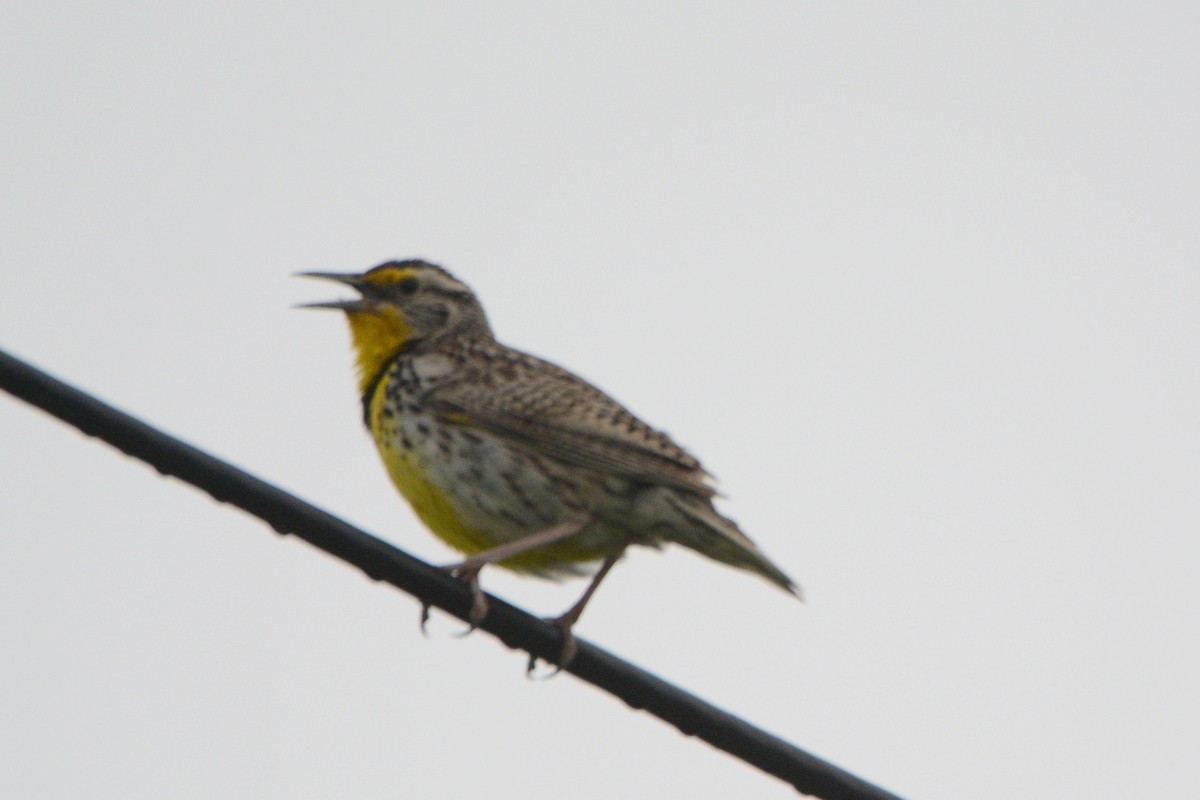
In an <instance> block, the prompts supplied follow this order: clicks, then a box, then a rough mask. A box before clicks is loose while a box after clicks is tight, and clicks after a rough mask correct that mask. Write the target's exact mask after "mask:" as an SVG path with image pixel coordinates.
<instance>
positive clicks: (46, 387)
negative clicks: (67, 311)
mask: <svg viewBox="0 0 1200 800" xmlns="http://www.w3.org/2000/svg"><path fill="white" fill-rule="evenodd" d="M0 387H2V388H3V389H4V390H5V391H7V392H9V393H10V394H13V395H14V396H16V397H19V398H20V399H22V400H24V401H25V402H27V403H30V404H31V405H34V406H37V407H38V408H41V409H42V410H43V411H46V412H47V413H50V414H53V415H54V416H56V417H58V418H59V419H61V420H63V421H64V422H67V423H69V424H71V425H74V426H75V427H76V428H78V429H79V430H81V431H83V432H84V433H85V434H87V435H89V436H95V437H97V438H99V439H101V440H103V441H105V442H107V443H108V444H111V445H112V446H114V447H116V448H117V449H119V450H121V451H123V452H124V453H126V454H128V455H131V456H133V457H134V458H138V459H141V460H142V461H145V462H146V463H148V464H150V465H151V466H153V467H154V468H155V469H157V470H158V471H159V472H161V473H162V474H164V475H173V476H175V477H177V478H179V479H180V480H182V481H186V482H187V483H190V484H192V485H193V486H196V487H197V488H199V489H202V490H204V491H205V492H207V493H208V494H210V495H211V496H212V497H213V498H215V499H216V500H218V501H220V502H222V503H229V504H231V505H234V506H237V507H238V508H241V509H242V510H244V511H246V512H248V513H250V514H253V515H254V516H256V517H258V518H259V519H261V520H263V521H264V522H266V523H267V524H268V525H270V526H271V527H272V528H274V529H275V530H276V531H278V532H279V533H282V534H295V535H296V536H299V537H300V538H301V539H304V540H305V541H306V542H308V543H310V544H312V545H314V546H316V547H319V548H320V549H322V550H324V551H325V552H327V553H329V554H330V555H333V556H336V557H337V558H340V559H341V560H343V561H345V562H347V563H349V564H353V565H354V566H356V567H358V568H359V569H361V570H362V571H363V572H365V573H366V574H367V575H368V576H369V577H371V578H372V579H374V580H377V581H384V582H386V583H390V584H392V585H393V586H396V587H397V588H399V589H401V590H403V591H405V592H408V593H409V594H411V595H413V596H415V597H416V598H418V599H419V600H421V601H422V602H424V603H428V604H430V605H431V606H435V607H437V608H440V609H442V610H443V611H446V612H447V613H449V614H453V615H454V616H456V617H458V618H459V619H462V620H464V621H465V620H466V618H467V613H468V611H469V609H470V606H471V594H470V592H469V591H468V590H467V588H466V586H465V585H464V584H463V583H462V582H461V581H459V580H457V579H455V578H453V577H451V576H450V575H449V574H447V573H446V572H445V571H444V570H441V569H438V568H437V567H434V566H432V565H430V564H426V563H425V562H423V561H420V560H418V559H416V558H413V557H412V556H410V555H408V554H407V553H405V552H404V551H402V550H399V549H397V548H396V547H393V546H392V545H390V544H388V543H386V542H383V541H380V540H379V539H376V538H375V537H373V536H371V535H369V534H367V533H364V532H363V531H361V530H359V529H358V528H355V527H353V526H352V525H349V524H347V523H345V522H343V521H342V520H340V519H338V518H337V517H334V516H333V515H331V514H328V513H326V512H324V511H322V510H321V509H319V508H317V507H315V506H313V505H310V504H309V503H306V502H304V501H303V500H301V499H299V498H297V497H294V496H293V495H290V494H288V493H287V492H284V491H283V490H281V489H279V488H278V487H275V486H272V485H271V484H269V483H266V482H265V481H261V480H259V479H258V478H255V477H254V476H253V475H250V474H249V473H247V472H243V471H242V470H240V469H237V468H236V467H233V466H231V465H230V464H227V463H225V462H224V461H221V460H220V459H218V458H215V457H213V456H211V455H209V454H208V453H205V452H203V451H202V450H199V449H197V448H195V447H192V446H191V445H188V444H184V443H183V442H181V441H179V440H178V439H176V438H174V437H172V436H169V435H167V434H166V433H163V432H162V431H159V430H157V429H156V428H153V427H151V426H149V425H147V424H146V423H144V422H142V421H140V420H138V419H135V418H134V417H132V416H130V415H128V414H125V413H124V412H121V411H118V410H117V409H115V408H113V407H112V406H109V405H107V404H105V403H103V402H101V401H100V400H98V399H96V398H94V397H92V396H91V395H88V394H86V393H84V392H82V391H80V390H78V389H76V388H74V387H72V386H70V385H68V384H66V383H63V382H62V381H59V380H57V379H55V378H53V377H51V376H49V375H47V374H46V373H44V372H42V371H41V370H39V369H37V368H35V367H33V366H31V365H30V364H27V363H25V362H24V361H21V360H20V359H17V358H15V357H13V356H11V355H9V354H7V353H5V352H4V351H3V350H0ZM10 457H11V455H10ZM488 599H489V602H490V605H489V611H488V614H487V617H485V618H484V620H483V622H482V623H480V625H479V629H480V630H482V631H486V632H487V633H490V634H492V635H493V636H496V637H497V638H499V639H500V640H501V641H502V642H504V643H505V644H506V645H508V646H509V647H512V648H515V649H521V650H524V651H526V652H527V653H529V654H530V655H531V656H535V657H537V658H540V659H543V660H545V661H548V662H553V661H554V660H555V659H556V657H557V656H558V654H559V649H560V647H561V640H560V638H559V633H558V631H557V629H555V628H553V627H552V626H550V625H548V624H547V623H546V622H544V621H542V620H540V619H538V618H537V617H534V616H532V615H530V614H527V613H526V612H524V611H522V610H520V609H518V608H516V607H514V606H511V605H509V604H508V603H505V602H504V601H503V600H500V599H499V598H495V597H491V596H490V595H489V597H488ZM566 671H567V672H569V673H571V674H573V675H575V676H576V677H578V678H580V679H582V680H585V681H587V682H588V683H591V684H593V685H595V686H597V687H599V688H601V689H603V690H604V691H606V692H608V693H610V694H612V695H614V696H616V697H619V698H620V699H622V700H624V701H625V702H626V703H627V704H628V705H630V706H631V707H633V708H636V709H642V710H645V711H647V712H649V713H651V714H654V715H655V716H657V717H659V718H660V719H662V720H664V721H666V722H669V723H670V724H672V725H674V726H675V727H676V728H678V729H679V730H680V731H681V732H683V733H684V734H686V735H688V736H696V737H699V738H700V739H703V740H704V741H706V742H708V743H709V744H711V745H713V746H714V747H717V748H719V749H721V750H724V751H725V752H727V753H729V754H731V755H733V756H735V757H737V758H739V759H741V760H742V761H745V762H746V763H748V764H751V765H753V766H755V767H758V768H759V769H761V770H763V771H764V772H767V773H769V774H771V775H774V776H776V777H777V778H779V779H781V780H783V781H786V782H787V783H790V784H791V785H792V786H794V787H795V788H796V789H798V790H799V791H801V792H803V793H805V794H810V795H814V796H816V797H821V798H825V800H899V798H897V797H896V795H893V794H891V793H889V792H886V791H884V790H883V789H880V788H879V787H877V786H874V785H872V784H870V783H867V782H866V781H864V780H862V779H861V778H858V777H856V776H854V775H852V774H850V773H848V772H846V771H845V770H842V769H840V768H838V767H835V766H834V765H832V764H830V763H828V762H826V761H823V760H821V759H819V758H817V757H816V756H813V755H811V754H809V753H806V752H805V751H803V750H801V749H800V748H798V747H796V746H794V745H792V744H789V743H788V742H786V741H784V740H783V739H780V738H779V737H777V736H774V735H772V734H770V733H767V732H766V731H764V730H762V729H760V728H757V727H755V726H753V725H751V724H749V723H747V722H745V721H744V720H742V719H739V718H738V717H735V716H734V715H732V714H729V713H728V712H725V711H722V710H721V709H719V708H716V707H715V706H713V705H711V704H709V703H707V702H705V701H704V700H701V699H700V698H698V697H696V696H695V695H692V694H689V693H688V692H685V691H683V690H682V689H680V688H678V687H676V686H674V685H672V684H670V683H668V682H667V681H664V680H662V679H661V678H657V677H655V676H654V675H651V674H650V673H648V672H646V671H645V670H642V669H639V668H638V667H635V666H633V665H632V664H630V663H628V662H626V661H623V660H621V659H619V658H617V657H616V656H613V655H612V654H610V653H608V652H606V651H604V650H602V649H601V648H599V647H596V646H595V645H592V644H589V643H588V642H585V641H583V640H580V641H579V652H578V655H576V656H575V659H574V660H573V661H572V662H571V664H570V666H569V667H568V668H567V670H566Z"/></svg>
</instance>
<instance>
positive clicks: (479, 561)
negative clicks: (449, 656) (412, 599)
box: [421, 520, 588, 633]
mask: <svg viewBox="0 0 1200 800" xmlns="http://www.w3.org/2000/svg"><path fill="white" fill-rule="evenodd" d="M587 522H588V521H587V520H572V521H569V522H560V523H558V524H557V525H553V526H551V527H549V528H546V529H545V530H541V531H538V532H537V533H531V534H529V535H528V536H522V537H521V538H520V539H514V540H512V541H511V542H505V543H504V544H499V545H496V546H495V547H489V548H488V549H487V550H484V551H482V552H479V553H476V554H475V555H473V556H471V557H470V558H468V559H466V560H464V561H460V562H458V563H457V564H449V565H447V566H445V567H442V569H445V570H448V571H449V572H450V574H451V575H453V576H454V577H456V578H461V579H462V580H463V581H465V582H466V584H467V586H469V587H470V589H471V610H470V612H468V614H467V621H468V622H470V623H471V627H470V628H468V629H467V631H466V632H467V633H470V632H471V631H473V630H475V627H476V626H477V625H479V623H480V622H482V621H483V618H484V617H486V616H487V612H488V602H487V595H485V594H484V593H483V589H481V588H480V587H479V572H480V570H482V569H483V568H484V567H486V566H487V565H488V564H495V563H496V562H497V561H503V560H504V559H506V558H512V557H513V556H516V555H520V554H521V553H524V552H526V551H528V550H534V549H536V548H538V547H545V546H546V545H548V544H554V543H555V542H561V541H562V540H563V539H566V538H568V537H571V536H574V535H575V534H577V533H579V531H581V530H582V529H583V527H584V526H585V525H587ZM428 621H429V604H428V603H424V604H422V605H421V631H422V632H424V631H425V623H426V622H428Z"/></svg>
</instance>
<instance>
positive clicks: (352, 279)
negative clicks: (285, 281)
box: [293, 272, 370, 311]
mask: <svg viewBox="0 0 1200 800" xmlns="http://www.w3.org/2000/svg"><path fill="white" fill-rule="evenodd" d="M296 277H298V278H319V279H321V280H326V281H334V282H335V283H341V284H345V285H346V286H349V287H351V288H353V289H355V290H357V291H359V292H362V286H363V281H362V276H361V275H355V274H353V273H349V272H297V273H296ZM293 308H332V309H336V310H338V311H367V310H369V309H370V304H369V303H368V302H367V301H366V300H365V299H364V298H361V297H357V298H354V299H352V300H327V301H325V302H323V303H300V304H298V305H295V306H293Z"/></svg>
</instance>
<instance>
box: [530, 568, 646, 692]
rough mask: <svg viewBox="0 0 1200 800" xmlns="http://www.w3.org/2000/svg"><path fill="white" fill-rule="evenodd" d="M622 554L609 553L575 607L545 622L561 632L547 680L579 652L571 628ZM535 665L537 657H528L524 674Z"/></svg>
mask: <svg viewBox="0 0 1200 800" xmlns="http://www.w3.org/2000/svg"><path fill="white" fill-rule="evenodd" d="M624 552H625V548H624V547H622V548H621V549H620V550H616V551H614V552H612V553H609V554H608V555H607V556H606V557H605V559H604V563H602V564H601V565H600V569H598V570H596V574H595V575H593V576H592V581H591V583H589V584H588V587H587V588H586V589H584V590H583V596H582V597H580V598H579V599H578V600H576V601H575V605H573V606H571V607H570V608H568V609H567V610H566V612H565V613H564V614H562V615H561V616H558V617H555V618H554V619H550V620H547V622H549V623H550V624H551V625H553V626H554V627H556V628H558V629H559V630H560V631H561V632H562V640H563V643H562V649H561V650H559V651H558V664H557V665H556V666H555V668H554V671H553V672H551V673H550V674H549V675H547V676H546V677H547V678H552V677H554V676H555V675H557V674H558V673H559V672H561V671H563V670H564V669H566V668H567V665H569V664H570V663H571V661H572V660H574V658H575V654H576V653H577V652H579V645H578V644H577V643H576V641H575V634H573V633H571V628H573V627H574V626H575V623H576V622H578V621H579V618H580V617H581V616H583V609H584V607H585V606H586V605H587V604H588V601H589V600H591V599H592V595H593V594H595V593H596V588H597V587H598V586H599V585H600V581H602V580H604V576H605V575H607V574H608V571H609V570H610V569H612V568H613V565H614V564H616V563H617V561H618V560H620V558H621V554H622V553H624ZM536 664H537V657H536V656H530V657H529V666H528V667H526V669H525V674H527V675H529V674H532V673H533V668H534V666H535V665H536Z"/></svg>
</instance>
